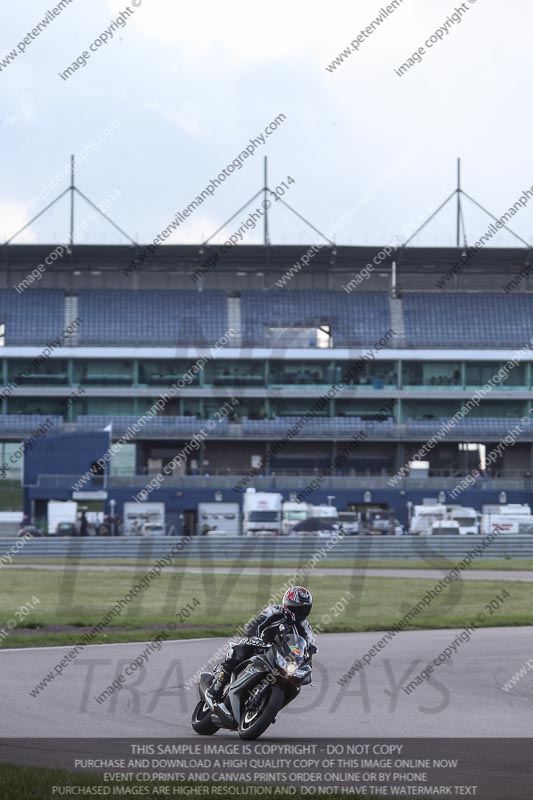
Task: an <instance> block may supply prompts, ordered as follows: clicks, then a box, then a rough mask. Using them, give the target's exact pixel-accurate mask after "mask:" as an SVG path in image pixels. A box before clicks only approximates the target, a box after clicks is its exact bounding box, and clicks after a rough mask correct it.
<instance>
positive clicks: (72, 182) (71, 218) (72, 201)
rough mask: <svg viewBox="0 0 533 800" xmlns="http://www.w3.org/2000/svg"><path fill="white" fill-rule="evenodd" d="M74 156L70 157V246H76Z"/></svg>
mask: <svg viewBox="0 0 533 800" xmlns="http://www.w3.org/2000/svg"><path fill="white" fill-rule="evenodd" d="M74 188H75V187H74V156H70V235H69V241H70V246H71V248H72V246H73V245H74Z"/></svg>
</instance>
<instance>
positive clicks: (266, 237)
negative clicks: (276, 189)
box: [263, 156, 270, 247]
mask: <svg viewBox="0 0 533 800" xmlns="http://www.w3.org/2000/svg"><path fill="white" fill-rule="evenodd" d="M267 195H268V157H267V156H265V158H264V185H263V198H264V202H263V211H264V212H265V213H264V215H263V243H264V245H265V247H266V246H267V245H269V244H270V237H269V234H268V197H267Z"/></svg>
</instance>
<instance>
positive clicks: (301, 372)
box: [269, 361, 333, 386]
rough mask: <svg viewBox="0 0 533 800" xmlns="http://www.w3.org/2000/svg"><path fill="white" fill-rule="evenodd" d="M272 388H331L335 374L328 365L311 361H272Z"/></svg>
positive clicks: (270, 370)
mask: <svg viewBox="0 0 533 800" xmlns="http://www.w3.org/2000/svg"><path fill="white" fill-rule="evenodd" d="M269 375H270V385H271V386H331V384H332V383H333V372H332V368H331V365H330V364H328V363H319V364H313V363H310V362H309V361H271V362H270V367H269Z"/></svg>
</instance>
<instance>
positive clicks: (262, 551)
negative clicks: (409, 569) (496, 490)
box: [0, 534, 533, 566]
mask: <svg viewBox="0 0 533 800" xmlns="http://www.w3.org/2000/svg"><path fill="white" fill-rule="evenodd" d="M15 541H16V540H14V539H13V538H12V537H11V538H7V537H1V538H0V558H1V556H2V554H7V553H11V552H13V545H14V542H15ZM482 542H483V537H481V536H429V537H428V536H421V537H420V536H391V537H389V536H351V537H347V538H345V539H344V540H341V541H339V542H338V543H334V542H333V541H330V540H329V539H328V538H323V537H320V536H306V537H302V538H297V537H289V538H280V539H269V538H256V539H252V538H244V537H234V538H230V537H202V538H196V537H192V538H190V539H189V538H188V537H185V539H183V540H182V537H172V536H171V537H168V536H165V537H146V538H142V539H141V538H137V537H116V538H113V537H112V538H101V537H88V538H58V539H56V538H44V537H43V538H35V539H32V540H30V541H28V542H26V543H25V544H23V543H22V542H20V545H22V546H21V547H20V550H19V551H18V553H17V554H16V555H15V556H14V557H13V561H14V562H15V561H19V563H22V561H27V562H28V563H31V560H32V559H41V558H55V559H69V560H73V561H76V560H78V559H79V560H83V559H89V558H93V559H107V558H124V559H132V560H135V559H138V560H139V561H155V560H156V559H157V558H161V557H162V556H164V555H166V554H170V553H171V551H172V550H173V548H175V547H176V546H177V545H178V544H179V548H180V549H179V552H178V553H177V555H176V557H175V563H186V562H187V561H189V560H193V559H194V560H200V561H201V562H202V563H204V564H205V565H206V566H207V565H208V564H209V562H210V560H211V559H229V560H230V561H244V562H245V561H254V562H257V561H265V562H269V561H283V560H290V561H297V562H301V563H304V562H305V561H306V560H308V559H309V558H311V557H312V556H313V554H315V553H318V552H320V551H323V552H326V553H327V555H328V557H329V558H333V559H343V560H346V561H347V562H353V561H357V560H362V561H364V560H365V559H367V558H370V559H381V558H391V559H402V558H403V559H405V558H408V559H422V560H424V561H427V562H428V566H430V562H431V559H434V558H443V557H444V558H448V559H450V560H455V559H457V560H460V559H461V558H463V557H464V556H465V555H467V553H468V552H472V551H474V550H475V548H476V547H477V546H478V545H480V544H482ZM483 558H485V559H491V558H533V536H527V535H522V536H520V535H506V534H501V535H500V536H499V537H498V538H497V539H495V540H494V541H493V542H492V543H491V544H490V545H489V546H488V547H487V548H486V549H485V550H484V551H483Z"/></svg>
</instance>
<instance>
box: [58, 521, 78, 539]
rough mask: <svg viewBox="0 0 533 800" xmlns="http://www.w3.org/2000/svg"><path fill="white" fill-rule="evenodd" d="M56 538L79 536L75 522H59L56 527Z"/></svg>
mask: <svg viewBox="0 0 533 800" xmlns="http://www.w3.org/2000/svg"><path fill="white" fill-rule="evenodd" d="M55 535H56V536H77V535H78V529H77V528H76V526H75V525H74V523H73V522H58V523H57V527H56V532H55Z"/></svg>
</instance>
